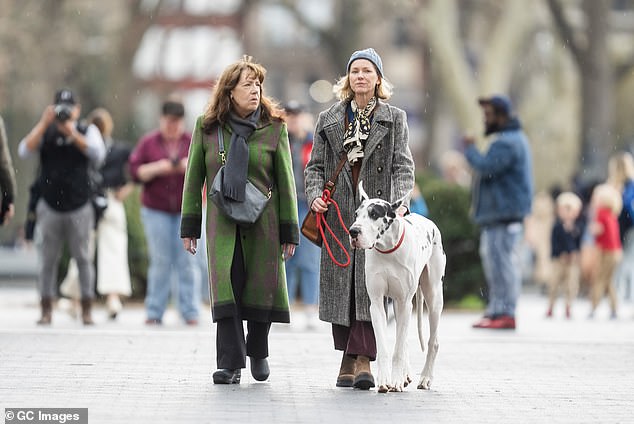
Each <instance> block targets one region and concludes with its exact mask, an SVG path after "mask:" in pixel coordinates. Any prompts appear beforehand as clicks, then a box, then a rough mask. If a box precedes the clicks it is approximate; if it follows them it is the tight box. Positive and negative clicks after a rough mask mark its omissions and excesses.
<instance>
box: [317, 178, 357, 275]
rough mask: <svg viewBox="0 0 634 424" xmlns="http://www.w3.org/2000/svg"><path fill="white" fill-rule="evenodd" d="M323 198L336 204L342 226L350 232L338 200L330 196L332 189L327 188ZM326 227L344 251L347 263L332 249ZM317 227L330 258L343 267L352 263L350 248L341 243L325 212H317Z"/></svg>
mask: <svg viewBox="0 0 634 424" xmlns="http://www.w3.org/2000/svg"><path fill="white" fill-rule="evenodd" d="M321 200H323V201H324V202H326V204H328V202H330V203H332V204H333V205H335V209H336V210H337V217H338V218H339V222H340V223H341V227H342V228H343V229H344V230H345V232H346V234H349V233H348V228H347V227H346V224H344V223H343V218H342V217H341V211H340V210H339V205H338V204H337V202H336V201H335V200H334V199H332V198H331V197H330V190H327V189H326V190H324V192H323V194H322V195H321ZM324 227H326V229H327V230H328V232H329V233H330V235H332V238H333V239H334V240H335V241H336V242H337V244H338V245H339V247H340V248H341V250H342V251H343V254H344V255H345V256H346V263H341V262H338V261H337V260H336V259H335V256H334V255H333V254H332V250H330V246H329V245H328V241H327V240H326V235H325V234H324ZM317 228H318V229H319V233H320V234H321V239H322V240H323V243H324V246H326V250H327V251H328V255H329V256H330V259H332V261H333V262H334V263H335V264H336V265H338V266H340V267H341V268H345V267H347V266H348V265H350V254H348V250H347V249H346V248H345V247H344V245H343V244H342V243H341V240H339V239H338V238H337V236H335V233H334V232H333V231H332V228H330V226H329V225H328V223H327V222H326V218H325V217H324V214H323V213H317Z"/></svg>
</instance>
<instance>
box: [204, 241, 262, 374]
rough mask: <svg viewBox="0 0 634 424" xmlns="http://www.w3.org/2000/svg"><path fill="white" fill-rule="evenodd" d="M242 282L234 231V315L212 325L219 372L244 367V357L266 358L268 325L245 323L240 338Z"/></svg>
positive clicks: (242, 269) (239, 248)
mask: <svg viewBox="0 0 634 424" xmlns="http://www.w3.org/2000/svg"><path fill="white" fill-rule="evenodd" d="M245 283H246V268H245V265H244V257H243V256H242V243H241V242H240V229H238V230H236V246H235V250H234V251H233V260H232V262H231V286H232V288H233V296H234V298H235V301H236V314H235V315H234V316H232V317H228V318H222V319H219V320H218V321H217V323H216V324H217V327H216V363H217V366H218V368H219V369H222V368H227V369H232V370H234V369H237V368H245V367H246V357H247V356H250V357H251V358H255V359H262V358H266V357H267V356H269V330H270V329H271V323H270V322H257V321H247V336H246V339H245V336H244V324H243V322H242V306H241V305H242V292H243V291H244V286H245Z"/></svg>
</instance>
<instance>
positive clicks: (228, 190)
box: [181, 56, 299, 384]
mask: <svg viewBox="0 0 634 424" xmlns="http://www.w3.org/2000/svg"><path fill="white" fill-rule="evenodd" d="M265 73H266V70H265V69H264V68H263V67H262V66H261V65H259V64H257V63H254V62H253V61H252V59H251V58H250V57H248V56H245V57H244V58H243V59H242V60H240V61H238V62H236V63H234V64H232V65H230V66H228V67H227V68H226V69H225V71H224V72H223V73H222V75H221V76H220V79H219V80H218V84H217V86H216V87H215V90H214V93H213V95H212V98H211V101H210V103H209V106H208V107H207V109H206V110H205V113H204V114H203V115H202V116H200V117H199V118H198V120H197V122H196V127H195V129H194V133H193V135H192V142H191V146H190V149H189V159H188V164H187V173H186V174H185V186H184V191H183V207H182V221H181V238H182V239H183V245H184V247H185V249H186V250H188V251H189V252H191V253H192V254H194V253H195V252H196V247H197V246H196V244H197V239H198V238H200V232H201V221H202V204H203V202H202V195H203V192H202V190H203V186H204V184H205V182H207V186H208V187H209V186H211V182H212V181H213V179H214V176H215V175H216V173H217V172H218V170H219V169H220V167H221V166H222V163H223V161H222V158H221V154H220V148H219V138H220V137H219V134H220V133H221V134H222V142H223V144H224V150H225V151H226V153H227V155H226V164H225V171H224V172H225V175H224V183H223V186H222V194H223V195H224V196H225V198H231V199H233V200H236V201H242V200H243V199H244V195H245V186H246V182H247V179H248V180H249V181H250V182H251V183H253V184H254V185H255V186H256V187H258V188H259V189H260V190H261V191H262V192H264V193H266V192H267V191H269V190H270V192H271V196H270V200H269V202H268V203H267V205H266V207H265V209H264V212H263V213H262V215H261V216H260V218H259V219H258V220H257V221H256V222H255V223H254V224H253V225H251V226H248V227H245V226H241V225H238V224H237V223H236V222H234V221H232V220H231V219H230V218H228V217H227V216H226V215H224V214H223V213H222V212H221V211H220V210H219V209H218V208H217V207H216V205H215V204H214V203H213V202H207V216H206V219H207V221H206V224H207V234H206V235H207V257H208V263H209V285H210V295H211V312H212V317H213V321H214V322H215V323H216V324H217V333H216V353H217V357H216V361H217V365H218V370H217V371H216V372H214V374H213V380H214V383H216V384H232V383H239V382H240V375H241V369H242V368H245V366H246V356H249V358H250V364H251V374H252V375H253V378H255V379H256V380H258V381H264V380H266V379H267V378H268V376H269V366H268V362H267V359H266V358H267V356H268V334H269V329H270V327H271V323H272V322H284V323H288V322H289V321H290V314H289V307H288V295H287V292H286V275H285V272H284V265H283V260H284V259H286V258H288V257H291V256H293V254H294V253H295V246H296V245H297V244H299V228H298V219H297V199H296V192H295V183H294V178H293V170H292V164H291V152H290V147H289V141H288V134H287V131H286V124H285V123H284V122H283V121H282V119H281V118H280V116H281V111H280V110H279V109H278V108H277V107H276V105H275V104H274V103H273V102H272V101H271V100H270V99H268V98H267V97H265V96H263V94H262V84H263V82H264V75H265ZM204 195H206V193H204ZM243 320H245V321H247V336H246V339H245V334H244V327H243V323H242V321H243Z"/></svg>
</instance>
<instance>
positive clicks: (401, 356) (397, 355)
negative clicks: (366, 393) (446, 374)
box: [390, 296, 412, 392]
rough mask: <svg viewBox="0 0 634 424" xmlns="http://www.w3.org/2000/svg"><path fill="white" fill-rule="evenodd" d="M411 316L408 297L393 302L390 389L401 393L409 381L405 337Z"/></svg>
mask: <svg viewBox="0 0 634 424" xmlns="http://www.w3.org/2000/svg"><path fill="white" fill-rule="evenodd" d="M411 316H412V303H411V302H410V296H406V297H405V299H400V300H394V317H395V319H396V342H395V345H394V353H393V355H392V380H391V383H390V389H391V390H393V391H396V392H402V391H403V388H404V387H406V386H407V385H408V384H409V382H410V381H411V380H410V378H409V375H408V373H409V353H408V344H407V336H408V334H409V323H410V320H411Z"/></svg>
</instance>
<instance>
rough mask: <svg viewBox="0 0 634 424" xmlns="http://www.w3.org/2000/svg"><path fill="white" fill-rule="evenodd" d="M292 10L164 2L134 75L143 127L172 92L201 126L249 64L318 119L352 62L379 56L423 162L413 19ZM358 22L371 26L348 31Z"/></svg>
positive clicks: (328, 6) (218, 0)
mask: <svg viewBox="0 0 634 424" xmlns="http://www.w3.org/2000/svg"><path fill="white" fill-rule="evenodd" d="M148 2H150V1H149V0H148ZM282 3H284V2H276V1H254V0H214V1H207V0H182V1H177V0H172V1H165V2H163V4H161V8H160V10H159V13H158V15H157V16H156V17H155V18H154V19H153V24H152V25H151V26H150V27H149V28H148V30H147V31H146V32H145V35H144V36H143V39H142V41H141V43H140V45H139V48H138V50H137V52H136V55H135V58H134V65H133V72H134V74H135V76H136V77H137V78H139V79H140V80H141V81H142V82H143V89H142V91H141V92H140V95H139V96H137V100H136V101H137V105H136V113H137V115H138V116H139V121H138V122H139V125H140V126H141V127H145V128H151V127H152V126H153V125H154V123H155V122H156V117H157V116H158V110H157V107H156V105H157V104H159V103H160V99H161V98H162V96H165V95H166V94H168V93H171V92H178V93H180V94H181V95H182V96H183V99H184V102H185V104H186V106H187V120H188V123H189V124H190V125H193V122H194V119H195V117H196V116H197V115H198V114H200V112H201V111H202V109H203V108H204V107H205V105H206V103H207V100H208V98H209V94H210V90H211V88H212V86H213V84H214V81H215V79H216V78H217V77H218V75H219V74H220V72H221V71H222V69H224V67H225V66H226V65H228V64H229V63H231V62H233V61H235V60H236V59H238V58H240V57H241V56H242V55H243V54H249V55H251V56H254V57H255V58H256V60H257V61H259V62H260V63H262V64H263V65H264V66H265V67H266V68H267V70H268V74H267V83H266V87H265V89H266V90H267V94H268V95H271V96H273V97H274V98H276V99H278V100H279V101H280V102H282V103H283V102H284V101H286V100H289V99H296V100H298V101H300V102H302V103H303V104H305V105H307V107H308V109H309V111H311V112H313V113H317V112H319V111H321V110H323V109H325V108H326V107H327V106H328V105H330V104H331V103H332V102H334V101H335V98H334V95H333V93H332V85H333V83H334V82H335V81H336V79H338V78H339V77H340V76H341V75H343V74H344V73H345V71H346V70H345V65H346V63H347V59H348V57H349V56H350V54H351V53H352V52H353V51H354V50H357V49H362V48H366V47H369V46H372V47H374V48H375V49H376V50H377V51H378V52H379V53H380V54H381V56H382V58H383V62H384V67H385V69H386V74H387V78H388V79H390V81H392V83H393V84H394V85H395V95H394V97H393V100H392V101H391V102H392V103H393V104H395V105H398V106H399V107H401V108H403V109H405V110H406V111H407V112H408V115H409V122H410V133H411V134H410V135H411V144H412V149H413V150H414V151H415V152H416V150H417V149H419V148H420V147H421V145H422V143H423V139H424V136H423V135H424V128H423V125H422V122H423V120H422V117H421V116H420V115H421V111H422V110H423V108H424V107H423V106H424V105H423V104H422V102H423V99H424V98H425V96H424V95H422V91H423V89H424V87H423V82H424V78H423V65H424V64H423V60H422V55H421V53H420V40H414V39H415V38H416V37H414V36H412V35H411V34H410V33H409V29H408V27H407V25H406V24H405V22H406V20H405V19H404V17H402V16H399V15H398V13H397V11H395V10H392V12H394V13H390V14H387V15H386V14H381V13H372V11H373V10H372V8H373V7H374V8H375V7H376V5H374V4H371V2H363V1H360V0H350V1H346V2H341V1H335V0H322V1H319V2H315V1H308V0H297V1H296V2H295V3H294V4H290V5H289V4H282ZM351 3H352V4H351ZM354 5H357V6H358V8H355V7H352V6H354ZM357 16H363V21H362V22H363V24H361V21H357V25H347V24H346V22H347V21H352V22H354V19H355V18H356V17H357ZM386 17H387V18H386ZM368 20H374V22H368ZM335 31H336V32H335ZM331 38H337V40H331ZM354 40H362V41H358V42H355V41H354ZM415 41H416V43H417V45H418V47H415V45H414V44H415Z"/></svg>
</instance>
